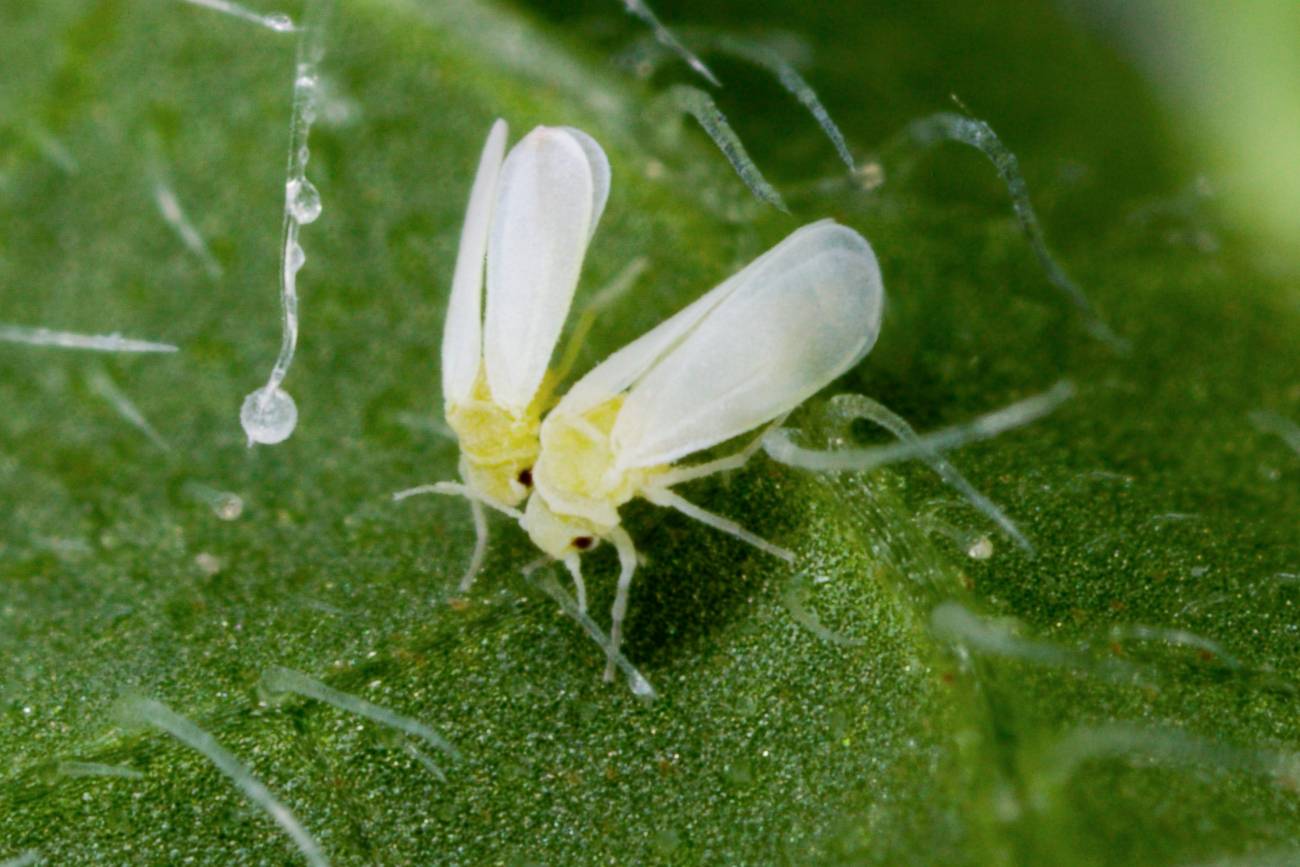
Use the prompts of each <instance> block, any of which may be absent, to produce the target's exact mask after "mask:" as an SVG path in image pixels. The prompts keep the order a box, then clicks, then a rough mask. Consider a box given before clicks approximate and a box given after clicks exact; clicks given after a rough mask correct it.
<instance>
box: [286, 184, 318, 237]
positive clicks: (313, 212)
mask: <svg viewBox="0 0 1300 867" xmlns="http://www.w3.org/2000/svg"><path fill="white" fill-rule="evenodd" d="M284 196H285V201H286V203H287V204H288V206H289V213H290V215H292V216H293V218H294V219H295V220H297V221H298V224H299V225H302V226H305V225H307V224H308V223H311V222H315V220H316V218H317V217H319V216H320V212H321V204H320V192H318V191H317V189H316V187H315V186H314V185H313V184H312V182H311V181H309V180H307V179H306V178H294V179H293V180H291V181H289V182H288V183H287V184H285V185H284Z"/></svg>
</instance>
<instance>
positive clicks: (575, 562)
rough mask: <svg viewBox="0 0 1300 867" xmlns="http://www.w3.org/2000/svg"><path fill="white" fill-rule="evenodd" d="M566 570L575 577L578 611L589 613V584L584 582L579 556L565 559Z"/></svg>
mask: <svg viewBox="0 0 1300 867" xmlns="http://www.w3.org/2000/svg"><path fill="white" fill-rule="evenodd" d="M564 568H566V569H568V570H569V574H570V575H572V576H573V591H574V592H575V593H576V594H577V595H578V610H579V611H581V612H582V613H583V614H586V613H587V582H585V581H583V580H582V560H581V559H580V558H579V557H578V555H577V554H571V555H569V556H568V557H565V558H564Z"/></svg>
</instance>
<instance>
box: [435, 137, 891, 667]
mask: <svg viewBox="0 0 1300 867" xmlns="http://www.w3.org/2000/svg"><path fill="white" fill-rule="evenodd" d="M505 145H506V124H505V123H504V121H500V120H498V121H497V122H496V124H495V125H494V126H493V127H492V130H491V132H490V133H489V134H488V139H487V144H486V146H485V147H484V149H483V156H482V158H481V160H480V162H479V168H478V175H477V176H476V177H475V179H474V186H473V188H472V190H471V192H470V197H469V207H468V211H467V213H466V216H465V225H464V228H463V229H462V231H461V238H460V250H459V253H458V255H457V260H456V270H455V275H454V277H453V281H452V289H451V301H450V304H449V306H448V310H447V320H446V327H445V331H444V334H443V343H442V386H443V396H444V399H445V401H446V415H447V422H448V423H449V424H450V425H451V428H452V430H453V431H455V433H456V437H457V439H458V440H459V444H460V454H461V459H460V474H461V478H462V480H463V483H461V484H457V483H451V482H444V483H441V484H439V485H435V486H433V488H432V489H433V490H435V491H438V492H441V493H452V494H459V495H461V496H464V497H466V498H467V499H468V500H469V502H470V507H471V509H472V510H473V516H474V526H475V530H476V533H477V542H476V545H475V549H474V554H473V557H472V560H471V563H470V567H469V570H468V572H467V573H466V574H465V578H464V581H463V582H462V583H461V588H462V589H467V588H468V587H469V585H470V584H471V582H472V581H473V579H474V576H475V574H476V573H477V572H478V570H479V568H480V567H481V565H482V563H483V557H484V554H485V552H486V547H487V538H488V530H487V516H486V513H485V512H484V506H487V507H490V508H493V509H496V510H497V511H500V512H504V513H505V514H507V515H510V516H511V517H512V518H515V519H516V520H518V522H519V524H520V525H521V526H522V527H523V528H524V530H526V531H527V532H528V535H529V537H530V538H531V539H532V540H533V542H534V543H535V544H536V545H537V547H538V548H540V549H541V550H542V551H543V552H545V554H546V555H547V556H548V557H550V558H554V559H556V560H560V561H562V562H563V563H564V564H565V566H566V567H567V568H568V570H569V572H570V573H571V574H572V575H573V580H574V583H575V587H576V590H577V594H578V602H579V606H580V607H581V608H583V609H585V607H586V591H585V588H584V586H583V582H582V573H581V569H580V567H579V555H580V554H581V553H582V552H583V551H586V550H589V549H591V548H592V547H594V546H595V545H596V544H597V543H598V542H599V541H600V540H608V541H610V542H612V543H613V545H614V547H615V549H616V550H617V551H618V558H619V563H620V566H621V570H620V574H619V579H618V590H617V593H616V595H615V599H614V606H613V614H612V623H611V628H610V635H609V643H608V646H607V647H606V652H607V654H608V658H609V664H608V666H607V668H606V672H605V676H606V679H609V678H611V677H612V676H613V669H614V663H615V657H616V655H617V652H618V647H619V644H620V640H621V635H622V623H623V617H624V614H625V612H626V609H627V596H628V585H629V583H630V582H631V579H632V574H633V572H634V571H635V570H636V564H637V556H636V549H635V548H634V546H633V544H632V539H631V537H630V536H629V535H628V533H627V531H626V530H624V529H623V527H622V526H621V525H620V523H619V515H618V508H619V506H622V505H623V504H624V503H626V502H628V501H629V500H631V499H632V498H633V497H642V498H644V499H646V500H649V501H650V502H651V503H654V504H656V505H659V506H667V507H670V508H674V509H677V510H679V511H681V512H683V513H685V514H686V515H689V516H690V517H692V518H695V519H696V520H699V521H702V522H704V523H705V524H708V525H709V526H712V527H715V528H717V529H719V530H722V531H723V532H726V533H730V534H732V535H734V536H737V537H739V538H741V539H743V540H745V541H747V542H749V543H751V544H754V545H756V546H757V547H759V548H761V549H762V550H764V551H766V552H768V553H770V554H773V555H775V556H778V557H781V558H783V559H786V560H792V559H793V555H792V554H790V552H788V551H786V550H784V549H782V548H779V547H777V546H775V545H773V544H771V543H769V542H766V541H764V540H762V539H760V538H758V537H757V536H755V535H753V534H752V533H749V532H747V531H746V530H744V529H742V528H741V527H740V526H738V525H737V524H735V523H734V522H732V521H729V520H727V519H726V518H723V517H721V516H719V515H715V514H713V513H711V512H707V511H705V510H704V509H701V508H700V507H698V506H696V505H693V504H692V503H690V502H688V501H686V500H684V499H683V498H682V497H681V496H680V495H679V494H677V493H675V492H674V491H673V486H674V485H677V484H680V483H682V482H686V481H690V480H692V479H699V478H702V477H704V476H708V475H712V474H714V473H717V472H721V471H724V470H729V469H734V468H737V467H739V466H741V465H742V464H743V463H744V462H745V461H746V459H747V458H749V456H750V455H751V454H752V453H753V452H754V451H755V448H756V446H757V444H758V443H757V441H755V442H754V443H752V444H751V445H750V446H749V447H747V448H745V449H743V450H741V451H740V452H738V453H736V454H733V455H730V456H728V457H723V458H721V459H718V460H713V461H709V462H707V463H703V464H696V465H687V466H679V465H677V464H676V462H677V461H678V460H680V459H682V458H684V457H687V456H688V455H692V454H695V453H697V452H700V451H702V450H704V449H708V448H710V447H712V446H715V445H718V444H720V443H723V442H726V441H728V440H731V439H733V438H735V437H738V436H740V435H742V434H744V433H746V432H748V431H752V430H754V429H756V428H759V427H761V426H763V425H765V424H768V423H769V422H772V421H774V420H778V419H780V418H783V417H784V416H785V415H786V414H787V413H789V412H790V411H791V410H793V409H794V408H795V407H797V406H798V405H799V404H801V403H802V402H803V401H805V400H806V399H808V398H809V397H811V396H812V395H813V394H815V393H816V392H817V391H819V390H820V389H821V388H823V387H824V386H825V385H827V384H828V383H829V382H831V381H832V380H833V379H835V378H836V377H837V376H839V375H840V374H842V373H844V372H845V371H847V370H848V369H849V368H851V367H852V366H853V365H854V364H856V363H857V362H858V361H859V360H860V359H861V358H862V357H863V356H864V355H865V354H866V353H867V351H868V350H870V349H871V346H872V344H874V343H875V340H876V335H877V333H878V332H879V329H880V314H881V307H882V305H883V301H884V290H883V287H882V284H881V279H880V269H879V266H878V265H877V264H876V257H875V254H874V253H873V252H872V250H871V247H870V245H869V244H868V243H867V242H866V241H865V240H864V239H863V238H862V236H861V235H859V234H858V233H856V232H854V231H853V230H851V229H848V228H845V227H844V226H841V225H838V224H836V223H835V222H833V221H831V220H822V221H821V222H817V223H812V224H810V225H807V226H804V227H803V228H801V229H799V230H797V231H795V232H794V233H793V234H791V235H790V236H789V237H787V238H786V239H785V240H784V241H782V242H781V243H780V244H778V245H776V246H775V247H773V248H772V249H771V250H769V251H768V252H766V253H764V254H763V255H762V256H760V257H759V258H757V259H756V260H754V261H753V262H752V263H750V264H749V265H748V266H747V267H746V268H745V269H744V270H742V271H740V272H739V273H738V274H736V275H734V276H732V277H731V278H729V279H727V280H726V281H724V282H723V283H722V284H721V285H719V286H718V287H717V288H715V289H713V290H712V291H711V292H709V293H708V294H706V295H704V296H703V297H701V298H699V299H698V300H696V301H695V302H694V303H693V304H691V305H689V306H688V307H686V308H685V309H683V310H681V311H679V312H678V313H677V314H676V315H674V316H672V317H670V318H669V319H667V320H666V321H664V322H663V323H661V324H660V325H659V326H658V327H656V328H654V329H653V330H651V331H649V332H648V333H646V334H644V335H642V336H641V337H640V338H638V339H637V340H634V341H632V342H631V343H630V344H628V345H627V346H625V347H623V348H622V349H620V350H619V351H618V352H615V353H614V354H613V355H611V356H610V357H609V358H607V359H606V360H605V361H604V362H602V363H601V364H599V365H598V366H596V368H595V369H593V370H592V371H591V372H590V373H588V374H587V375H586V376H584V377H582V378H581V379H580V380H578V382H577V383H576V384H574V386H573V387H572V388H571V389H569V392H568V394H566V395H565V396H564V397H562V398H560V399H559V400H558V401H555V400H554V397H553V389H554V387H555V385H556V382H555V381H554V378H555V377H554V375H553V374H551V373H550V371H549V369H548V368H549V364H550V361H551V356H552V354H553V352H554V349H555V346H556V343H557V342H558V340H559V337H560V332H561V330H562V329H563V326H564V321H565V318H566V316H567V314H568V311H569V306H570V304H571V302H572V299H573V293H574V290H575V288H576V287H577V283H578V276H579V272H580V271H581V268H582V260H583V257H584V255H585V253H586V249H587V243H588V241H589V240H590V238H591V236H592V234H593V233H594V232H595V230H596V224H597V223H598V222H599V220H600V216H601V213H602V211H603V210H604V208H605V200H606V198H607V196H608V194H609V184H610V170H609V161H608V160H607V159H606V157H605V154H604V152H603V151H602V150H601V148H600V145H598V144H597V143H596V142H595V140H593V139H592V138H591V137H590V136H588V135H587V134H586V133H583V132H581V131H579V130H576V129H571V128H563V127H561V128H551V127H538V128H537V129H535V130H533V131H532V132H531V133H529V134H528V135H527V136H525V137H524V139H523V140H522V141H520V142H519V143H518V144H517V145H515V147H514V148H512V149H511V151H510V153H509V155H508V156H507V155H506V154H505ZM485 273H486V281H487V293H486V295H487V303H486V310H484V309H483V295H484V293H483V283H484V275H485Z"/></svg>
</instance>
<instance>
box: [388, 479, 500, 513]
mask: <svg viewBox="0 0 1300 867" xmlns="http://www.w3.org/2000/svg"><path fill="white" fill-rule="evenodd" d="M420 494H444V495H446V496H449V497H464V498H465V499H467V500H470V501H471V502H477V503H482V504H483V505H485V506H487V507H488V508H491V509H496V510H497V511H498V512H500V513H501V514H503V515H508V516H510V517H511V518H514V519H515V520H516V521H519V520H522V519H523V517H524V513H523V512H521V511H519V510H518V509H514V508H511V507H510V506H507V505H506V504H505V503H498V502H497V501H496V500H493V499H489V498H488V497H485V496H483V495H482V494H478V493H475V492H474V491H472V490H470V488H469V487H468V486H466V485H463V484H461V483H460V482H436V483H435V484H432V485H417V486H416V487H414V488H407V489H406V490H404V491H398V492H397V493H395V494H393V499H394V500H405V499H406V498H407V497H414V496H418V495H420Z"/></svg>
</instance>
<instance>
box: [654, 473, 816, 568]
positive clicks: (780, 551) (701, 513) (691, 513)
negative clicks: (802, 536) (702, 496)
mask: <svg viewBox="0 0 1300 867" xmlns="http://www.w3.org/2000/svg"><path fill="white" fill-rule="evenodd" d="M641 496H643V497H645V498H646V499H647V500H649V501H650V502H652V503H654V504H655V505H656V506H664V507H666V508H669V509H676V510H677V511H679V512H681V513H682V514H683V515H686V516H687V517H688V518H694V519H695V520H697V521H699V522H700V523H701V524H708V525H709V526H710V527H712V528H713V529H715V530H721V531H722V532H724V533H726V534H727V535H729V536H735V537H736V538H737V539H740V540H741V541H742V542H748V543H749V544H751V545H753V546H754V547H755V548H757V549H759V550H760V551H763V552H765V553H767V554H771V555H772V556H773V557H779V558H781V559H782V560H784V561H785V562H787V563H793V562H794V554H793V552H791V551H787V550H786V549H785V548H782V547H780V546H779V545H773V544H772V543H771V542H769V541H767V540H766V539H764V538H762V537H761V536H756V535H755V534H753V533H751V532H749V531H748V530H746V529H745V528H744V527H742V526H740V525H739V524H737V523H736V522H735V521H732V520H731V519H729V518H724V517H722V516H721V515H715V514H714V513H713V512H710V511H708V510H707V509H702V508H700V507H699V506H697V505H695V504H694V503H692V502H690V501H689V500H687V499H684V498H683V497H681V496H680V495H678V494H676V493H674V492H673V491H670V490H668V489H667V488H652V489H650V490H648V491H644V492H643V493H642V494H641Z"/></svg>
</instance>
